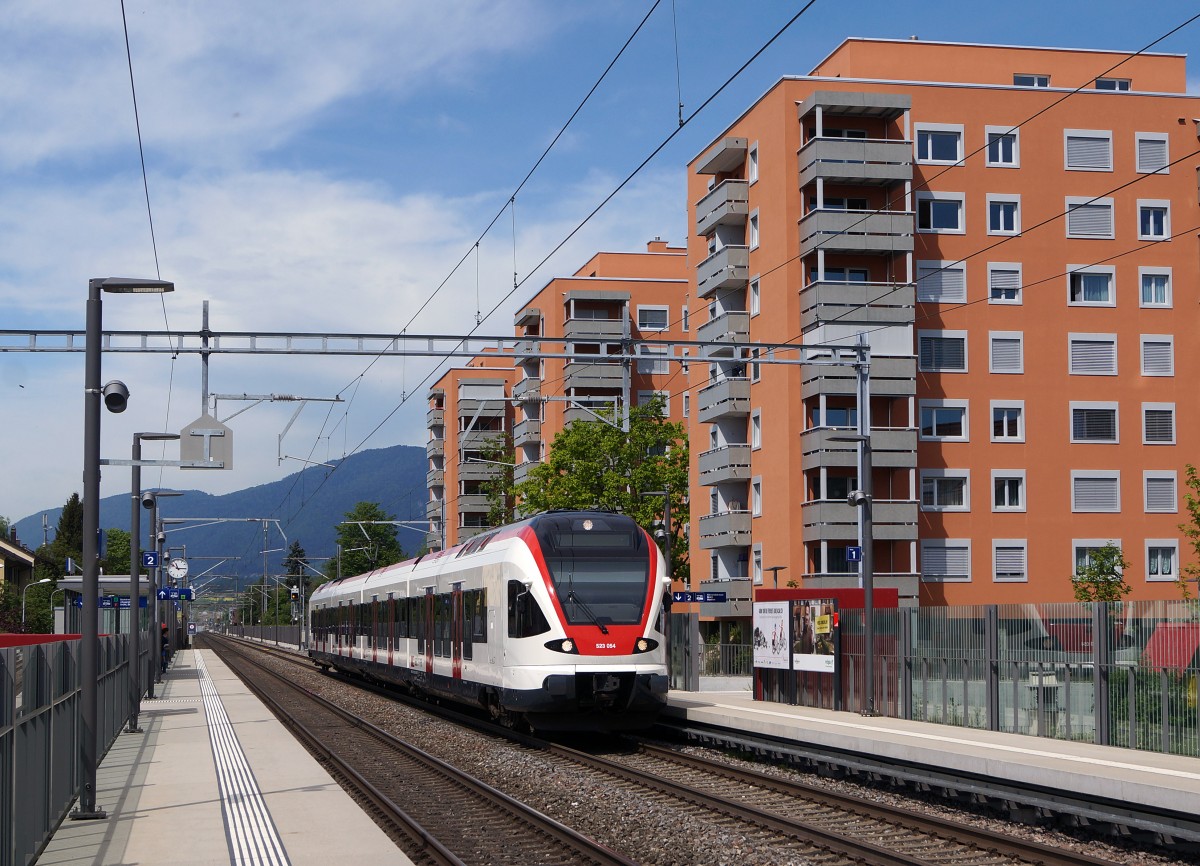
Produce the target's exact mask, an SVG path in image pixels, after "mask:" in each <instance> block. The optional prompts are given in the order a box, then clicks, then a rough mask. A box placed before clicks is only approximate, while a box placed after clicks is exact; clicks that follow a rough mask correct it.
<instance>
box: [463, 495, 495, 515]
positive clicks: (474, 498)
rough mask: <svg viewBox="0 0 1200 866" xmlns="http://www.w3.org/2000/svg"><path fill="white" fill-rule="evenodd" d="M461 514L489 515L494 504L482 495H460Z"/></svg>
mask: <svg viewBox="0 0 1200 866" xmlns="http://www.w3.org/2000/svg"><path fill="white" fill-rule="evenodd" d="M456 504H457V505H458V513H459V514H487V512H488V511H490V510H491V508H492V503H491V502H489V501H488V498H487V497H486V496H484V495H483V494H482V493H460V494H459V496H458V501H457V503H456Z"/></svg>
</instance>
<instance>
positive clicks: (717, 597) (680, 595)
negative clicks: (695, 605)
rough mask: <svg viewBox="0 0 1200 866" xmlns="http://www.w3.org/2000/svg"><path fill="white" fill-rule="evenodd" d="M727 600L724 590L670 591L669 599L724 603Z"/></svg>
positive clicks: (727, 595)
mask: <svg viewBox="0 0 1200 866" xmlns="http://www.w3.org/2000/svg"><path fill="white" fill-rule="evenodd" d="M728 600H729V594H728V593H725V592H673V593H671V601H674V602H680V603H683V602H690V601H698V602H700V603H702V604H724V603H725V602H727V601H728Z"/></svg>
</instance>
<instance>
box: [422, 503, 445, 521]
mask: <svg viewBox="0 0 1200 866" xmlns="http://www.w3.org/2000/svg"><path fill="white" fill-rule="evenodd" d="M442 504H443V501H442V500H441V499H430V500H429V501H428V502H426V503H425V516H426V517H428V518H429V519H430V520H438V519H440V518H441V516H442Z"/></svg>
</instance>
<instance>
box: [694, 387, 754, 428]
mask: <svg viewBox="0 0 1200 866" xmlns="http://www.w3.org/2000/svg"><path fill="white" fill-rule="evenodd" d="M696 402H697V409H696V411H697V415H698V417H699V419H700V421H701V423H704V424H707V423H708V422H710V421H716V420H717V419H718V418H729V417H732V416H735V415H749V414H750V380H749V379H747V378H745V377H744V376H743V377H739V378H728V379H724V380H722V381H720V382H714V383H713V384H711V385H709V386H707V387H705V388H701V389H700V392H699V393H698V394H697V395H696Z"/></svg>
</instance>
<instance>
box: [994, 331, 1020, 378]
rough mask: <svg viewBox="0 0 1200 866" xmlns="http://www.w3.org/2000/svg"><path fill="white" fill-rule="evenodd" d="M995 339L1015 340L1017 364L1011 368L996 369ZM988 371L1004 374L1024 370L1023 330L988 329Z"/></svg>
mask: <svg viewBox="0 0 1200 866" xmlns="http://www.w3.org/2000/svg"><path fill="white" fill-rule="evenodd" d="M996 340H1016V341H1017V366H1016V369H1013V370H997V369H996V366H995V354H994V353H995V342H996ZM988 372H990V373H996V374H997V375H1006V374H1014V373H1024V372H1025V332H1024V331H988Z"/></svg>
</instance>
